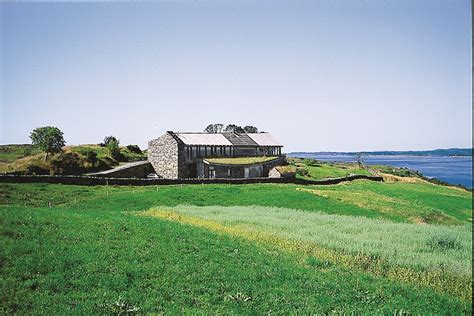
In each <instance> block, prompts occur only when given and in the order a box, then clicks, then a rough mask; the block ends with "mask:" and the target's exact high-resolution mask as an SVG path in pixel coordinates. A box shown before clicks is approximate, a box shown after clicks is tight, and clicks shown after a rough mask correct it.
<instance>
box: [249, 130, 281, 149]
mask: <svg viewBox="0 0 474 316" xmlns="http://www.w3.org/2000/svg"><path fill="white" fill-rule="evenodd" d="M247 136H248V137H250V138H251V139H252V140H253V141H254V142H256V143H257V144H258V145H259V146H283V145H282V144H280V143H279V142H278V141H277V140H276V139H275V138H273V136H272V135H270V134H269V133H249V134H247Z"/></svg>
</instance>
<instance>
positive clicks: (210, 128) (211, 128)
mask: <svg viewBox="0 0 474 316" xmlns="http://www.w3.org/2000/svg"><path fill="white" fill-rule="evenodd" d="M223 128H224V125H223V124H221V123H217V124H209V125H207V127H206V128H205V129H204V132H206V133H210V134H216V133H221V132H222V129H223Z"/></svg>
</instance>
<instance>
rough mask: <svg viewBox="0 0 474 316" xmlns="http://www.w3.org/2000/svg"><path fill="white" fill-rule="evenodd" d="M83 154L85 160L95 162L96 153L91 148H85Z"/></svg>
mask: <svg viewBox="0 0 474 316" xmlns="http://www.w3.org/2000/svg"><path fill="white" fill-rule="evenodd" d="M84 156H86V159H87V161H89V162H90V163H91V164H93V165H95V163H96V162H97V153H96V152H95V151H93V150H86V151H85V152H84Z"/></svg>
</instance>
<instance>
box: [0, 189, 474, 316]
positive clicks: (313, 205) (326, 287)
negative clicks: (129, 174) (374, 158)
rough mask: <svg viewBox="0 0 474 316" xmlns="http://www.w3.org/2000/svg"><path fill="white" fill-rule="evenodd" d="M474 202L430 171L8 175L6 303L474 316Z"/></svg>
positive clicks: (1, 193) (81, 308) (0, 192)
mask: <svg viewBox="0 0 474 316" xmlns="http://www.w3.org/2000/svg"><path fill="white" fill-rule="evenodd" d="M336 192H338V193H340V194H335V193H336ZM364 192H365V193H366V194H367V196H368V198H367V197H364V196H363V194H362V193H364ZM367 200H369V202H368V201H367ZM471 205H472V197H471V194H470V192H467V191H462V190H459V189H454V188H448V187H442V186H435V185H432V184H428V183H377V182H370V181H355V182H353V183H350V184H346V185H337V186H298V185H271V184H267V185H263V184H261V185H258V184H255V185H232V186H231V185H204V186H202V185H185V186H161V187H108V186H98V187H83V186H63V185H46V184H23V185H17V184H0V212H1V217H0V219H1V224H0V232H1V242H2V248H1V249H0V255H1V258H0V259H1V262H2V264H1V274H2V278H1V281H0V282H1V283H0V284H1V287H2V303H1V309H0V311H1V312H2V313H13V312H16V313H23V314H24V313H45V314H46V313H55V314H57V313H60V314H64V313H120V312H126V311H129V312H133V311H139V312H141V313H161V312H168V313H182V312H189V313H193V312H194V313H196V312H202V311H205V312H207V313H224V312H226V313H246V314H248V313H289V312H298V311H299V312H301V313H308V312H311V313H337V312H346V313H349V312H355V313H387V314H388V313H390V314H394V313H399V314H401V313H404V312H407V313H415V314H416V313H432V314H441V313H442V314H446V313H450V314H470V313H471V311H472V309H471V302H472V301H471V293H472V288H471V275H470V272H471V270H472V261H471V259H470V258H471V255H472V250H471V248H470V245H471V243H472V237H471V226H470V225H469V224H470V223H471V217H472V213H471V211H470V210H471ZM49 206H51V207H49ZM431 213H435V214H436V215H435V216H431V215H430V214H431ZM420 219H422V220H420Z"/></svg>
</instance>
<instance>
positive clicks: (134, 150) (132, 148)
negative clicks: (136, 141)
mask: <svg viewBox="0 0 474 316" xmlns="http://www.w3.org/2000/svg"><path fill="white" fill-rule="evenodd" d="M127 149H128V150H130V151H131V152H132V153H135V154H142V153H143V152H142V150H141V149H140V147H138V145H128V146H127Z"/></svg>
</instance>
